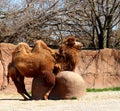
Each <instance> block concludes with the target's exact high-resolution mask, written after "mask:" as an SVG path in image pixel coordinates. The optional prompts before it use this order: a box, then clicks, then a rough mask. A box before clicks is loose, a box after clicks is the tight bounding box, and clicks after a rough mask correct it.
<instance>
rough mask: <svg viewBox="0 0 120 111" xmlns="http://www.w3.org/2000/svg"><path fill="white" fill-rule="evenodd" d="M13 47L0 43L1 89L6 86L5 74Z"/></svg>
mask: <svg viewBox="0 0 120 111" xmlns="http://www.w3.org/2000/svg"><path fill="white" fill-rule="evenodd" d="M15 47H16V46H15V45H13V44H10V43H0V64H1V66H0V67H1V68H0V75H2V79H3V80H2V82H1V89H4V88H6V86H7V73H8V64H9V63H10V62H11V60H12V52H13V51H14V49H15Z"/></svg>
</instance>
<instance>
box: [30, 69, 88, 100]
mask: <svg viewBox="0 0 120 111" xmlns="http://www.w3.org/2000/svg"><path fill="white" fill-rule="evenodd" d="M47 90H48V89H47V87H45V86H44V81H43V80H42V79H41V78H39V77H36V78H34V79H33V84H32V98H33V99H43V95H44V93H45V92H46V91H47ZM85 93H86V84H85V81H84V80H83V78H82V76H80V75H79V74H78V73H75V72H72V71H62V72H60V73H58V74H57V76H56V84H55V86H54V88H53V89H52V91H51V93H50V95H49V99H78V98H80V97H82V96H83V95H84V94H85Z"/></svg>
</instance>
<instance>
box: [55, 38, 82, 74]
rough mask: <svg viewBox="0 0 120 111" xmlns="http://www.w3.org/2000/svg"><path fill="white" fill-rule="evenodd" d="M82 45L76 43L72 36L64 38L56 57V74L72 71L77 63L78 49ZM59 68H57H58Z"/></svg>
mask: <svg viewBox="0 0 120 111" xmlns="http://www.w3.org/2000/svg"><path fill="white" fill-rule="evenodd" d="M81 47H83V44H82V43H80V42H77V40H76V38H75V37H74V36H68V37H66V38H65V39H64V40H63V42H62V45H61V46H60V48H59V51H58V54H57V55H56V61H57V63H56V67H55V68H57V69H56V71H55V72H56V73H58V72H59V71H74V70H75V68H76V66H77V64H78V62H79V49H80V48H81ZM58 67H59V68H58Z"/></svg>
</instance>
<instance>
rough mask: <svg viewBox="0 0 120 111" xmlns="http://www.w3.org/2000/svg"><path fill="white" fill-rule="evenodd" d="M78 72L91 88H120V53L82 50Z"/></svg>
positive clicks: (109, 50) (116, 51) (112, 50)
mask: <svg viewBox="0 0 120 111" xmlns="http://www.w3.org/2000/svg"><path fill="white" fill-rule="evenodd" d="M77 72H78V73H79V74H80V75H82V77H83V78H84V80H85V81H86V83H87V87H89V88H108V87H120V51H119V50H115V49H107V48H106V49H103V50H82V51H81V52H80V62H79V65H78V70H77Z"/></svg>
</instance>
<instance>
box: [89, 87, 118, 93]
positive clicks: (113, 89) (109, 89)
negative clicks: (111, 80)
mask: <svg viewBox="0 0 120 111" xmlns="http://www.w3.org/2000/svg"><path fill="white" fill-rule="evenodd" d="M103 91H120V87H113V88H103V89H95V88H92V89H91V88H87V92H103Z"/></svg>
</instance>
